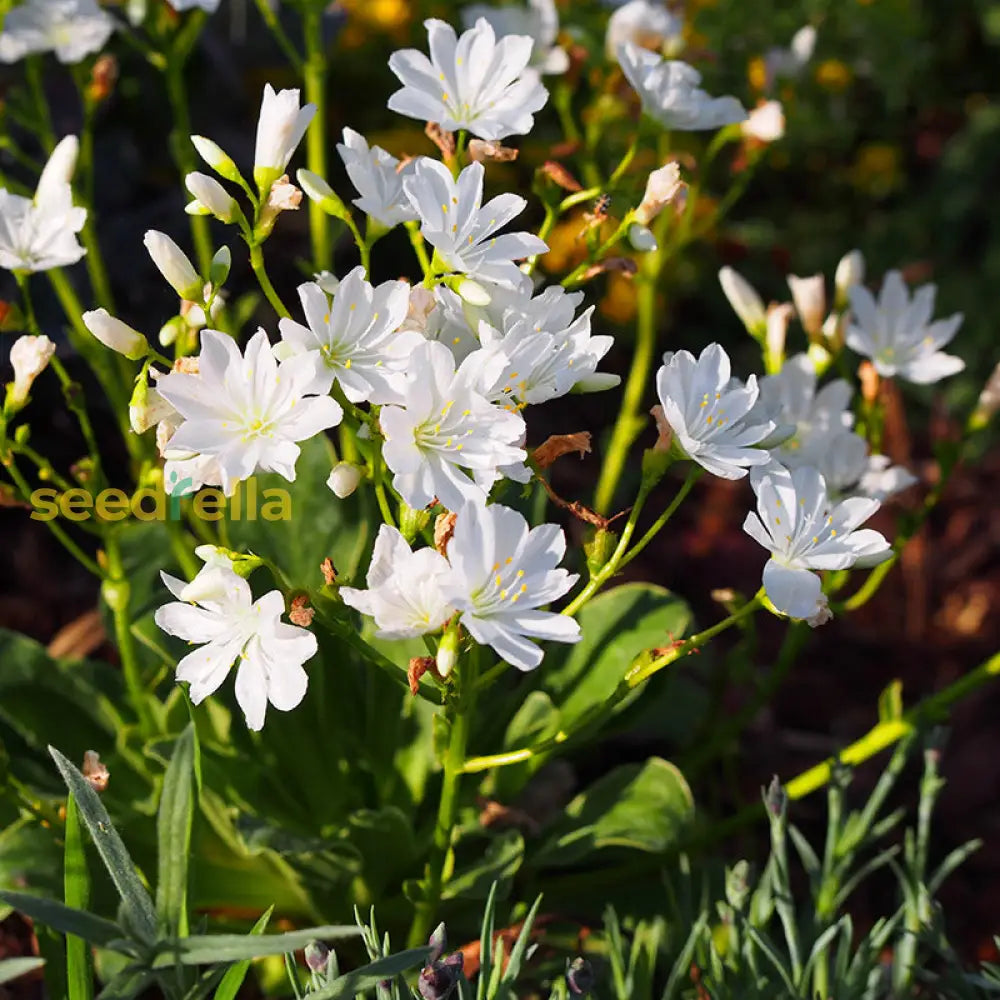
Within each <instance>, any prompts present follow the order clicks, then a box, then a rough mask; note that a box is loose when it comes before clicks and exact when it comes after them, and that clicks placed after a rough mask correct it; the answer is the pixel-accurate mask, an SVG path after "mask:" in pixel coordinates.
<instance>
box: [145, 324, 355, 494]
mask: <svg viewBox="0 0 1000 1000" xmlns="http://www.w3.org/2000/svg"><path fill="white" fill-rule="evenodd" d="M312 378H313V365H312V362H311V359H310V358H308V357H299V358H289V359H288V360H287V361H283V362H281V364H280V365H279V364H278V362H277V361H276V360H275V357H274V354H273V353H272V351H271V345H270V344H269V343H268V341H267V335H266V334H265V333H264V331H263V330H258V331H257V333H256V334H255V335H254V336H253V337H252V338H251V339H250V342H249V343H248V344H247V348H246V354H245V355H241V354H240V350H239V348H238V347H237V346H236V344H235V343H234V342H233V339H232V338H231V337H229V336H227V335H226V334H224V333H219V332H218V331H216V330H204V331H202V334H201V354H200V355H199V356H198V373H197V374H189V373H187V372H177V371H175V372H170V373H169V374H168V375H164V376H163V377H162V378H161V379H160V380H159V383H158V386H157V387H158V390H159V392H160V394H161V395H162V396H163V397H164V399H166V400H167V401H168V402H169V403H171V404H173V406H174V407H175V408H176V410H177V412H178V413H179V414H180V415H181V416H182V417H183V418H184V422H183V423H182V424H181V425H180V427H178V428H177V430H176V432H175V433H174V434H173V436H172V437H171V438H170V440H169V448H170V450H171V451H172V452H175V453H176V452H182V453H183V452H189V453H191V454H193V455H198V456H201V457H203V458H209V457H212V458H214V459H215V460H216V461H217V463H218V470H219V477H220V481H221V485H222V488H223V490H224V491H225V493H226V494H227V495H230V494H231V493H232V491H233V489H234V488H235V486H236V483H238V482H239V481H241V480H243V479H246V478H248V477H249V476H251V475H253V473H254V472H255V471H256V470H258V469H260V470H261V471H264V472H278V473H280V474H281V475H282V476H284V477H285V478H286V479H288V480H294V479H295V462H296V460H297V459H298V457H299V446H298V444H297V443H296V442H298V441H305V440H306V439H307V438H311V437H313V436H315V435H316V434H319V433H320V432H321V431H323V430H325V429H326V428H327V427H333V426H334V425H335V424H338V423H339V422H340V419H341V417H342V416H343V411H342V410H341V408H340V406H339V405H338V404H337V403H336V402H335V401H334V400H333V399H331V398H330V397H329V396H315V397H308V396H307V395H306V393H307V391H308V386H309V383H310V382H311V380H312Z"/></svg>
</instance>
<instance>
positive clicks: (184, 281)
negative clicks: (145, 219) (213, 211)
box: [142, 229, 204, 302]
mask: <svg viewBox="0 0 1000 1000" xmlns="http://www.w3.org/2000/svg"><path fill="white" fill-rule="evenodd" d="M142 242H143V243H144V244H145V245H146V250H147V251H148V253H149V256H150V257H151V258H152V260H153V263H154V264H155V265H156V267H157V270H159V272H160V274H162V275H163V277H164V278H165V279H166V282H167V284H168V285H170V287H171V288H173V290H174V291H175V292H176V293H177V294H178V295H179V296H180V297H181V298H182V299H187V300H189V301H191V302H194V301H197V300H198V299H200V298H201V296H202V292H203V289H204V282H203V281H202V279H201V278H200V277H199V276H198V272H197V271H196V270H195V269H194V264H192V263H191V261H190V260H189V259H188V256H187V254H186V253H184V251H183V250H182V249H181V248H180V247H179V246H178V245H177V244H176V243H175V242H174V241H173V240H172V239H171V238H170V237H169V236H167V234H166V233H161V232H159V231H158V230H156V229H150V230H148V231H147V232H146V235H145V236H144V237H143V238H142Z"/></svg>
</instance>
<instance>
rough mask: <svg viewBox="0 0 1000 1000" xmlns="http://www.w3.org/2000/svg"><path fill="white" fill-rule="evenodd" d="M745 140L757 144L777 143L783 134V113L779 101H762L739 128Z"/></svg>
mask: <svg viewBox="0 0 1000 1000" xmlns="http://www.w3.org/2000/svg"><path fill="white" fill-rule="evenodd" d="M740 132H741V133H742V134H743V137H744V138H745V139H756V140H757V141H758V142H777V141H778V140H779V139H780V138H781V137H782V136H783V135H784V134H785V113H784V112H783V111H782V110H781V101H762V102H761V103H760V104H758V105H757V107H755V108H754V109H753V110H752V111H751V112H750V117H749V118H747V120H746V121H745V122H743V124H742V125H741V126H740Z"/></svg>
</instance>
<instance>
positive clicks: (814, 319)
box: [788, 274, 826, 339]
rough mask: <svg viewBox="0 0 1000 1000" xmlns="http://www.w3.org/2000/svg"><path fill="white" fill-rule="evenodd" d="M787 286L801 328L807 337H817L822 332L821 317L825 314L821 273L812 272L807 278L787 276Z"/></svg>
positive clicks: (824, 286) (824, 295)
mask: <svg viewBox="0 0 1000 1000" xmlns="http://www.w3.org/2000/svg"><path fill="white" fill-rule="evenodd" d="M788 287H789V288H790V289H791V290H792V301H793V302H794V303H795V311H796V312H797V313H798V314H799V320H800V321H801V322H802V328H803V329H804V330H805V331H806V333H807V334H809V338H810V339H813V338H816V337H819V336H821V335H822V333H823V319H824V317H825V316H826V285H825V284H824V281H823V275H822V274H813V275H811V276H810V277H808V278H800V277H798V276H797V275H794V274H790V275H789V276H788Z"/></svg>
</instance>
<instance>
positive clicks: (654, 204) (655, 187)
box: [635, 161, 687, 226]
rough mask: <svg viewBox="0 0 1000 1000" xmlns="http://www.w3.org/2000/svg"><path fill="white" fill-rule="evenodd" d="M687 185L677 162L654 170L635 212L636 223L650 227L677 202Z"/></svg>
mask: <svg viewBox="0 0 1000 1000" xmlns="http://www.w3.org/2000/svg"><path fill="white" fill-rule="evenodd" d="M686 187H687V185H686V184H685V183H684V182H683V181H682V180H681V170H680V167H679V166H677V163H676V162H675V161H671V162H670V163H667V164H665V165H664V166H662V167H660V169H659V170H654V171H653V172H652V173H651V174H650V175H649V179H648V180H647V181H646V192H645V194H643V196H642V201H641V202H640V203H639V207H638V208H637V209H636V210H635V221H636V222H638V223H639V224H640V225H642V226H648V225H649V224H650V223H651V222H652V221H653V219H655V218H656V217H657V216H658V215H659V214H660V212H662V211H663V209H664V208H666V207H667V205H669V204H671V203H672V202H674V201H676V200H677V198H679V197H680V195H681V192H682V191H684V190H685V188H686Z"/></svg>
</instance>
